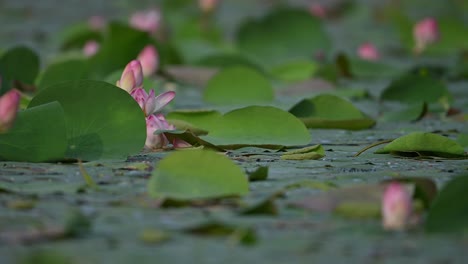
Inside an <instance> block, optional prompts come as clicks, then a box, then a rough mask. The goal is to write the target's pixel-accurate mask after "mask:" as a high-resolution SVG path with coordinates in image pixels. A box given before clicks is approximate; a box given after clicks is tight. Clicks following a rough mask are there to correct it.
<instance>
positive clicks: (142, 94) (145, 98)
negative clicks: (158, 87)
mask: <svg viewBox="0 0 468 264" xmlns="http://www.w3.org/2000/svg"><path fill="white" fill-rule="evenodd" d="M130 95H132V97H133V99H135V101H137V103H138V104H139V105H140V107H141V109H142V110H143V112H144V113H145V116H150V115H152V114H153V112H154V108H155V107H156V97H155V96H154V90H153V89H151V90H150V93H149V94H147V93H146V91H145V89H143V88H136V89H133V90H132V92H131V93H130Z"/></svg>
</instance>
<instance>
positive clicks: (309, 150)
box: [281, 145, 325, 160]
mask: <svg viewBox="0 0 468 264" xmlns="http://www.w3.org/2000/svg"><path fill="white" fill-rule="evenodd" d="M324 156H325V149H324V148H323V146H322V145H313V146H309V147H305V148H301V149H295V150H291V151H288V152H286V153H284V154H283V155H281V159H283V160H316V159H320V158H323V157H324Z"/></svg>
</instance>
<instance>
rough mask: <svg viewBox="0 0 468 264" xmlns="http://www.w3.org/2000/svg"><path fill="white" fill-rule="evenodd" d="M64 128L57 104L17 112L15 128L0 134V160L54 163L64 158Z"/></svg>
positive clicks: (62, 117)
mask: <svg viewBox="0 0 468 264" xmlns="http://www.w3.org/2000/svg"><path fill="white" fill-rule="evenodd" d="M66 149H67V128H66V123H65V113H64V111H63V109H62V107H61V106H60V104H59V103H58V102H51V103H48V104H43V105H40V106H37V107H32V108H29V109H26V110H24V111H20V112H19V113H18V117H17V119H16V122H15V125H14V127H13V128H12V129H10V130H9V131H8V133H6V134H0V157H1V158H2V159H6V160H13V161H30V162H44V161H57V160H61V159H63V158H64V156H65V151H66Z"/></svg>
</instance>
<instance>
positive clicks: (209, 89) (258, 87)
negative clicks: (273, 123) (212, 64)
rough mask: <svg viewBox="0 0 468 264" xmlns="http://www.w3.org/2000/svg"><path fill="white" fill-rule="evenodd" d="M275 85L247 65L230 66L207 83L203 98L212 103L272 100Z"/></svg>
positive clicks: (245, 102) (244, 102)
mask: <svg viewBox="0 0 468 264" xmlns="http://www.w3.org/2000/svg"><path fill="white" fill-rule="evenodd" d="M273 98H274V92H273V87H272V86H271V84H270V82H269V81H268V79H267V78H266V77H265V76H263V75H262V74H261V73H260V72H257V71H256V70H254V69H252V68H247V67H241V66H236V67H230V68H226V69H223V70H221V71H220V72H218V73H217V74H216V75H215V76H214V77H213V78H212V79H210V80H209V81H208V83H207V85H206V89H205V91H204V94H203V99H204V100H205V101H207V102H209V103H212V104H220V105H225V104H231V105H232V104H252V103H265V102H271V101H272V100H273Z"/></svg>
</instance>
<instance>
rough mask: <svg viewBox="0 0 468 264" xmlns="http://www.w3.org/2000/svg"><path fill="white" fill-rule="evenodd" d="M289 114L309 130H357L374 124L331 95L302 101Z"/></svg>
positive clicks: (345, 101) (355, 109) (344, 101)
mask: <svg viewBox="0 0 468 264" xmlns="http://www.w3.org/2000/svg"><path fill="white" fill-rule="evenodd" d="M330 106H333V107H330ZM289 112H290V113H292V114H293V115H295V116H297V117H298V118H300V119H301V120H302V122H304V123H305V124H306V126H307V127H309V128H341V129H350V130H357V129H364V128H369V127H372V126H373V125H374V124H375V121H374V120H372V119H370V118H368V117H366V116H365V115H364V114H363V113H362V112H361V111H360V110H359V109H358V108H356V107H355V106H354V105H353V104H352V103H351V102H349V101H347V100H345V99H343V98H340V97H338V96H335V95H331V94H322V95H318V96H316V97H313V98H310V99H304V100H302V101H300V102H299V103H297V104H296V105H294V106H293V107H292V108H291V109H290V110H289Z"/></svg>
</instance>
